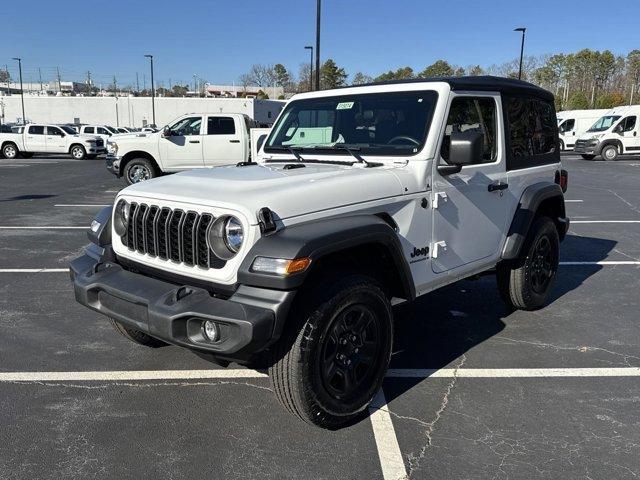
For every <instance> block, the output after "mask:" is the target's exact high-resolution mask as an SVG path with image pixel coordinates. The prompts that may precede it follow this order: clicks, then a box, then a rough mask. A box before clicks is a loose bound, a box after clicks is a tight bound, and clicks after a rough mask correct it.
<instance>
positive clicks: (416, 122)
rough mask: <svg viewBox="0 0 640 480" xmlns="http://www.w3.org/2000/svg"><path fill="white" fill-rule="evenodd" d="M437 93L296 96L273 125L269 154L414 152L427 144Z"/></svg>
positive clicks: (409, 153) (382, 153)
mask: <svg viewBox="0 0 640 480" xmlns="http://www.w3.org/2000/svg"><path fill="white" fill-rule="evenodd" d="M437 97H438V95H437V93H436V92H434V91H423V92H385V93H366V94H360V95H342V96H335V97H323V98H310V99H303V100H294V101H293V102H291V103H290V104H289V105H287V107H286V109H285V111H284V112H283V114H282V115H281V116H280V118H279V120H278V122H277V123H276V125H275V126H274V127H273V129H272V134H271V135H270V136H269V140H268V141H267V145H266V146H265V148H264V151H265V152H277V151H282V150H288V149H290V148H294V149H304V150H309V151H314V150H316V151H317V153H325V154H326V153H334V152H329V151H330V150H333V149H335V150H336V152H335V153H341V154H343V155H348V154H349V153H348V152H346V151H345V150H344V148H340V147H344V146H348V147H350V148H354V149H357V150H358V151H359V152H360V153H361V154H372V155H413V154H415V153H417V152H418V151H419V150H420V149H421V148H422V146H423V145H424V142H425V139H426V137H427V133H428V130H429V125H430V123H431V117H432V116H433V110H434V107H435V104H436V100H437Z"/></svg>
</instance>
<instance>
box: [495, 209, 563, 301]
mask: <svg viewBox="0 0 640 480" xmlns="http://www.w3.org/2000/svg"><path fill="white" fill-rule="evenodd" d="M559 251H560V239H559V238H558V230H557V229H556V226H555V224H554V223H553V221H552V220H551V219H550V218H549V217H538V218H536V219H535V220H534V222H533V225H531V228H530V229H529V233H528V235H527V240H526V242H525V244H524V246H523V249H522V252H523V253H522V255H523V257H521V258H520V259H519V260H517V261H516V262H515V263H507V264H502V265H499V266H498V270H497V280H498V289H499V291H500V295H501V297H502V299H503V300H504V301H505V303H506V304H507V305H508V306H509V307H510V308H514V309H519V310H536V309H538V308H541V307H543V306H544V305H545V304H546V303H547V301H548V299H549V294H550V292H551V290H552V288H553V285H554V283H555V278H556V274H557V272H558V259H559Z"/></svg>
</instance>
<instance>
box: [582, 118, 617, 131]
mask: <svg viewBox="0 0 640 480" xmlns="http://www.w3.org/2000/svg"><path fill="white" fill-rule="evenodd" d="M619 118H620V115H605V116H604V117H600V119H599V120H598V121H597V122H596V123H594V124H593V125H591V128H590V129H589V130H587V131H588V132H604V131H605V130H609V128H611V125H613V124H614V123H616V122H617V121H618V119H619Z"/></svg>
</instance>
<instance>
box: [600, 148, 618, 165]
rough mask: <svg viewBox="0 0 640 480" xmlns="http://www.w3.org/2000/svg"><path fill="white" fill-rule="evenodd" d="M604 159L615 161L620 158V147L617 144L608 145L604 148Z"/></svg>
mask: <svg viewBox="0 0 640 480" xmlns="http://www.w3.org/2000/svg"><path fill="white" fill-rule="evenodd" d="M601 155H602V159H603V160H604V161H605V162H615V161H616V160H617V159H618V155H619V152H618V147H616V146H615V145H607V146H605V147H604V148H603V149H602V153H601Z"/></svg>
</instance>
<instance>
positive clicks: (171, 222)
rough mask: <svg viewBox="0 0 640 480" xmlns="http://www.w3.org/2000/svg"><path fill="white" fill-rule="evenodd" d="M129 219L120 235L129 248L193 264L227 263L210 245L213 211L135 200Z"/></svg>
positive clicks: (216, 267) (153, 255)
mask: <svg viewBox="0 0 640 480" xmlns="http://www.w3.org/2000/svg"><path fill="white" fill-rule="evenodd" d="M128 220H129V221H128V226H127V231H126V233H125V235H123V236H122V237H121V239H122V243H123V244H124V245H125V246H127V247H128V248H129V250H132V251H135V252H138V253H141V254H147V255H150V256H152V257H158V258H160V259H162V260H171V261H173V262H178V263H184V264H186V265H188V266H191V267H200V268H215V269H219V268H222V267H224V265H225V263H226V262H225V261H224V260H222V259H220V258H218V257H216V256H215V255H214V254H213V252H212V251H211V250H210V249H209V246H208V245H207V230H208V229H209V227H210V226H211V224H212V223H213V221H214V220H215V217H214V216H213V215H211V214H210V213H203V214H199V213H197V212H193V211H188V212H184V211H183V210H180V209H176V210H172V209H170V208H168V207H159V206H157V205H145V204H143V203H140V204H138V203H132V204H131V209H130V213H129V219H128Z"/></svg>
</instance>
